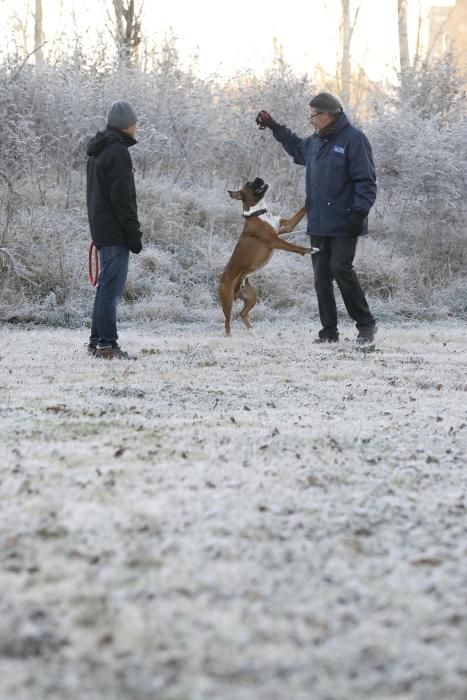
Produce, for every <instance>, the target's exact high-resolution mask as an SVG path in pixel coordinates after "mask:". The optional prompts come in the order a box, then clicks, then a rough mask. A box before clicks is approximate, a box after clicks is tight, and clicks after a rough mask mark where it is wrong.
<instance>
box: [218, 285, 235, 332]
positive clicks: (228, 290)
mask: <svg viewBox="0 0 467 700" xmlns="http://www.w3.org/2000/svg"><path fill="white" fill-rule="evenodd" d="M234 287H235V285H234V284H229V283H227V282H225V281H224V280H223V279H222V278H221V281H220V283H219V298H220V300H221V304H222V310H223V311H224V316H225V324H224V325H225V334H226V335H227V336H230V335H231V333H232V307H233V302H234Z"/></svg>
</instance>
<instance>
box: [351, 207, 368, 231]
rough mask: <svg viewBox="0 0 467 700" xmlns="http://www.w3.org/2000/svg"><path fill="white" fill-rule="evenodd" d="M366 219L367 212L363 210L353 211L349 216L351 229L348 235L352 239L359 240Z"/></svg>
mask: <svg viewBox="0 0 467 700" xmlns="http://www.w3.org/2000/svg"><path fill="white" fill-rule="evenodd" d="M365 217H366V212H364V211H362V210H361V209H352V211H351V212H350V216H349V228H348V231H347V233H348V234H349V236H350V238H357V236H359V235H360V234H361V233H362V231H363V221H364V219H365Z"/></svg>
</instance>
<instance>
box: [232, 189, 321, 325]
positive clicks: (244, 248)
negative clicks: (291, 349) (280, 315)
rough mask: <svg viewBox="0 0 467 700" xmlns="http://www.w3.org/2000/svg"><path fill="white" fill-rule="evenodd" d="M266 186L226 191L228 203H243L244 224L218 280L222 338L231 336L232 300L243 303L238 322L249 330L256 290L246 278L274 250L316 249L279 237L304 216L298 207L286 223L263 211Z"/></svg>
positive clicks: (302, 210) (304, 210)
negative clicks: (232, 201)
mask: <svg viewBox="0 0 467 700" xmlns="http://www.w3.org/2000/svg"><path fill="white" fill-rule="evenodd" d="M268 187H269V185H267V184H266V183H265V182H264V180H262V179H261V178H260V177H257V178H256V180H254V181H253V182H247V183H246V184H245V185H243V187H242V189H241V190H238V191H236V192H232V191H231V190H228V192H229V194H230V196H231V197H232V199H238V200H240V201H241V202H242V203H243V216H244V217H245V224H244V226H243V231H242V234H241V236H240V238H239V239H238V242H237V245H236V246H235V249H234V251H233V253H232V257H231V258H230V260H229V262H228V263H227V265H226V267H225V269H224V271H223V272H222V274H221V277H220V283H219V297H220V300H221V303H222V308H223V310H224V316H225V334H226V335H228V336H229V335H230V334H231V324H232V307H233V303H234V300H235V299H243V302H244V306H243V309H242V311H241V312H240V318H241V319H242V321H243V323H244V324H245V326H246V327H247V328H248V329H250V328H251V323H250V319H249V317H248V314H249V312H250V311H251V309H252V308H253V307H254V305H255V304H256V289H255V288H254V287H253V285H252V284H251V283H250V281H249V279H248V275H251V274H252V273H253V272H256V270H259V269H260V268H261V267H263V266H264V265H266V263H267V262H269V260H270V259H271V257H272V254H273V253H274V251H275V250H286V251H288V252H289V253H298V254H299V255H305V254H306V253H313V252H315V250H316V249H314V248H304V247H303V246H300V245H295V244H294V243H287V241H283V240H282V239H281V238H279V236H281V235H283V234H285V233H290V232H291V231H293V229H294V228H295V227H296V225H297V224H298V223H299V221H301V219H303V217H304V216H305V214H306V209H305V207H302V209H300V211H298V212H297V213H296V214H295V215H294V216H292V217H291V218H290V219H281V218H280V217H279V216H273V215H272V214H270V213H269V212H268V211H267V208H266V205H265V204H264V202H262V201H261V200H262V199H263V197H264V195H265V194H266V191H267V189H268Z"/></svg>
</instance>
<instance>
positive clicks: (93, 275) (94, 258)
mask: <svg viewBox="0 0 467 700" xmlns="http://www.w3.org/2000/svg"><path fill="white" fill-rule="evenodd" d="M93 263H94V264H93ZM88 265H89V281H90V283H91V284H92V286H93V287H97V280H98V278H99V254H98V251H97V247H96V246H95V245H94V243H91V245H90V246H89V258H88ZM93 268H94V269H93Z"/></svg>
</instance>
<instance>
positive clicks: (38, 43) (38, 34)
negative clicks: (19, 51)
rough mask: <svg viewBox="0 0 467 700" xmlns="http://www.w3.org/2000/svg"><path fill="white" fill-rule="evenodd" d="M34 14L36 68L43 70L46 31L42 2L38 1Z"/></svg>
mask: <svg viewBox="0 0 467 700" xmlns="http://www.w3.org/2000/svg"><path fill="white" fill-rule="evenodd" d="M35 8H36V9H35V13H34V51H35V57H36V67H37V68H41V67H42V65H43V64H44V55H43V53H42V46H43V45H44V29H43V15H42V0H36V4H35Z"/></svg>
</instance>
